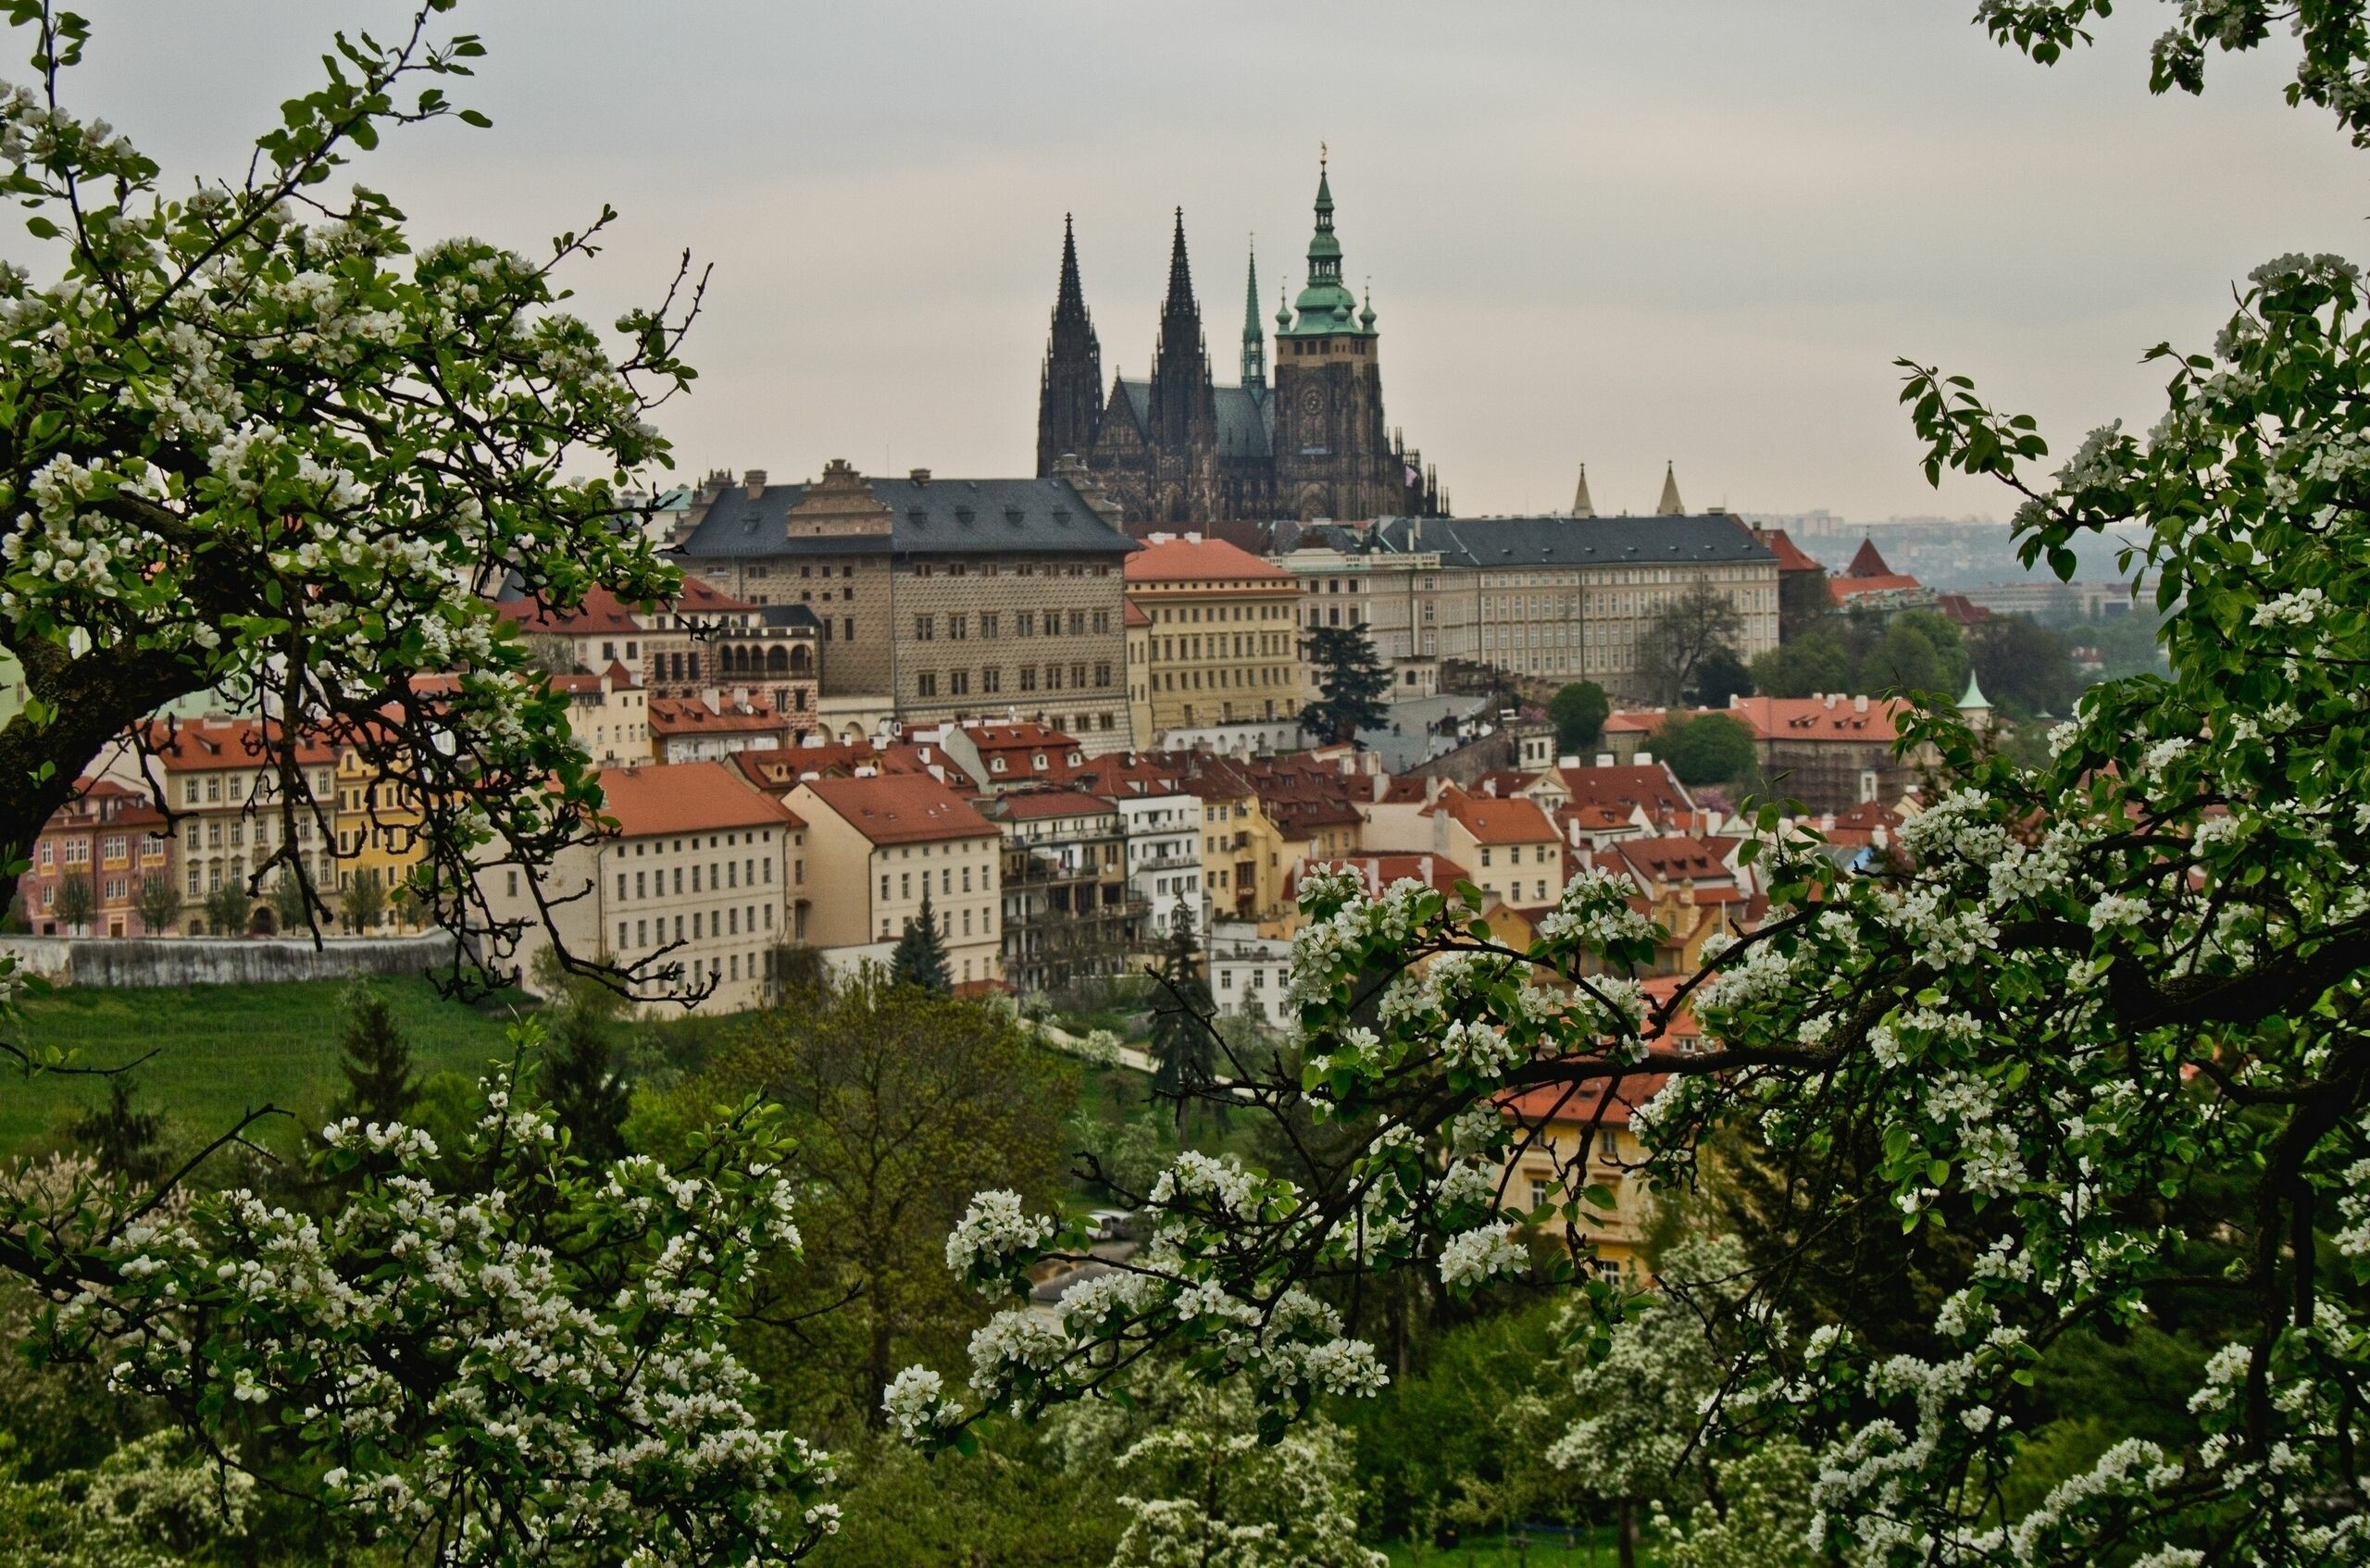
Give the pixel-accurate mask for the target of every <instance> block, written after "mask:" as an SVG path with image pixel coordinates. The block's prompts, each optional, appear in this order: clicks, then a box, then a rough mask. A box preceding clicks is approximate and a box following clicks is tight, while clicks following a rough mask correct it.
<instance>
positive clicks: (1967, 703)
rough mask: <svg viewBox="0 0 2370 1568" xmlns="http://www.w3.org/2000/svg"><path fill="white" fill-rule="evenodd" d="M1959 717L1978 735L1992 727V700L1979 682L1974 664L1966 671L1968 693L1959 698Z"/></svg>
mask: <svg viewBox="0 0 2370 1568" xmlns="http://www.w3.org/2000/svg"><path fill="white" fill-rule="evenodd" d="M1959 717H1961V718H1962V719H1965V721H1966V727H1967V728H1969V729H1972V730H1974V731H1975V732H1976V733H1977V735H1980V734H1982V733H1983V732H1984V731H1985V730H1987V729H1989V728H1991V702H1990V698H1988V697H1986V696H1984V694H1983V688H1982V687H1981V686H1980V685H1978V684H1977V681H1976V678H1975V670H1974V668H1973V667H1972V666H1969V668H1968V670H1967V672H1966V695H1965V696H1964V697H1961V698H1960V699H1959Z"/></svg>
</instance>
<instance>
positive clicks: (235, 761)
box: [146, 718, 337, 773]
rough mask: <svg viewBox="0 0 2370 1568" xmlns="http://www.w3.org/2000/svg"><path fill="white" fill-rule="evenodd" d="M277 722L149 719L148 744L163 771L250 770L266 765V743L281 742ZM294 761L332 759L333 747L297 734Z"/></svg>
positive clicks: (308, 734)
mask: <svg viewBox="0 0 2370 1568" xmlns="http://www.w3.org/2000/svg"><path fill="white" fill-rule="evenodd" d="M280 734H281V730H280V726H279V724H278V723H276V722H274V721H273V720H270V719H257V718H234V719H231V720H229V721H228V722H220V721H216V720H211V719H182V720H180V721H179V722H175V721H173V720H169V719H150V720H148V722H147V725H146V735H147V740H148V745H149V749H150V750H152V751H153V752H155V753H156V761H157V764H158V765H160V766H162V767H163V768H164V770H165V771H166V772H168V773H212V772H216V771H219V770H223V769H229V768H243V769H248V770H253V769H256V768H259V767H263V766H265V765H267V748H276V747H277V746H278V745H279V744H280ZM296 761H297V763H298V765H300V766H306V767H310V766H312V765H315V764H318V763H331V762H335V761H337V748H336V747H335V746H332V745H331V744H330V743H329V742H328V741H327V740H322V739H321V738H320V737H319V736H318V735H316V734H314V733H312V732H309V731H307V732H305V733H303V734H300V735H299V736H298V738H297V743H296Z"/></svg>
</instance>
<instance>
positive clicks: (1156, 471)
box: [1037, 168, 1448, 525]
mask: <svg viewBox="0 0 2370 1568" xmlns="http://www.w3.org/2000/svg"><path fill="white" fill-rule="evenodd" d="M1374 323H1375V313H1374V302H1373V298H1372V296H1371V295H1369V296H1368V298H1367V300H1366V306H1365V308H1364V309H1360V308H1359V305H1358V300H1357V298H1356V296H1355V295H1353V294H1352V293H1351V292H1350V291H1349V289H1348V288H1347V287H1345V286H1344V285H1343V283H1342V281H1341V242H1340V241H1339V240H1337V239H1335V238H1334V235H1333V193H1332V189H1331V187H1330V185H1329V184H1328V180H1327V176H1326V174H1325V171H1324V170H1323V169H1321V168H1320V169H1319V170H1318V173H1317V177H1316V233H1315V234H1314V235H1313V236H1311V238H1310V240H1309V242H1308V282H1307V286H1306V287H1304V288H1303V289H1302V290H1301V292H1300V298H1299V299H1298V300H1297V301H1296V302H1294V303H1293V304H1292V305H1282V304H1281V303H1280V301H1279V308H1278V310H1277V312H1276V365H1275V379H1274V384H1273V386H1272V387H1271V386H1270V385H1269V381H1268V369H1267V344H1266V333H1265V332H1264V330H1262V328H1261V325H1260V320H1259V271H1258V263H1257V261H1256V259H1255V258H1254V260H1253V261H1252V263H1251V266H1250V276H1249V278H1248V280H1247V281H1246V282H1245V284H1244V289H1243V320H1242V382H1241V385H1240V386H1224V387H1222V386H1218V385H1216V383H1215V382H1214V381H1213V380H1212V379H1211V376H1210V352H1209V344H1208V342H1206V340H1205V339H1204V335H1203V332H1202V307H1201V305H1199V303H1197V302H1196V301H1195V299H1194V298H1193V275H1192V271H1191V268H1189V267H1188V266H1187V264H1186V259H1185V216H1184V214H1183V213H1182V212H1181V211H1180V212H1179V214H1178V216H1177V235H1176V240H1175V243H1174V244H1173V246H1172V248H1171V250H1170V252H1169V259H1168V297H1167V299H1166V301H1165V302H1164V303H1163V304H1162V305H1161V311H1160V342H1159V348H1158V349H1157V351H1156V352H1155V353H1154V357H1153V365H1152V378H1151V380H1129V379H1128V378H1127V377H1125V376H1118V377H1115V378H1114V379H1113V380H1112V381H1111V383H1110V386H1109V389H1108V391H1105V389H1104V381H1103V352H1102V348H1101V345H1100V344H1099V343H1098V342H1096V339H1095V336H1094V323H1093V320H1092V319H1091V317H1089V315H1088V314H1087V308H1086V296H1085V293H1084V292H1083V291H1082V290H1081V289H1080V288H1079V273H1078V243H1077V239H1076V236H1075V235H1074V233H1073V232H1072V231H1071V230H1070V227H1069V225H1068V224H1066V223H1065V224H1064V226H1063V231H1062V280H1061V288H1060V292H1059V293H1058V294H1057V295H1056V297H1055V299H1054V331H1053V341H1052V342H1051V344H1050V345H1049V346H1048V348H1047V349H1046V353H1045V368H1044V377H1043V380H1042V384H1041V388H1040V392H1039V397H1038V404H1037V472H1038V475H1039V477H1041V478H1042V477H1045V476H1048V475H1050V474H1052V473H1053V472H1054V464H1055V463H1056V462H1058V461H1059V460H1060V459H1061V458H1063V457H1064V456H1069V455H1075V456H1077V457H1079V458H1080V459H1082V460H1083V461H1084V462H1085V464H1086V467H1087V468H1088V470H1089V471H1090V472H1091V474H1092V475H1093V476H1094V478H1095V479H1098V480H1100V481H1101V483H1102V486H1103V488H1104V492H1105V493H1106V494H1108V495H1109V496H1110V497H1111V498H1112V499H1114V500H1116V502H1117V503H1118V504H1119V507H1120V510H1121V514H1122V516H1123V517H1124V519H1125V520H1126V521H1128V522H1130V523H1181V524H1187V525H1192V524H1202V523H1216V522H1227V521H1252V520H1263V519H1269V518H1278V517H1298V518H1300V519H1302V520H1303V521H1308V520H1312V519H1315V518H1318V517H1327V518H1332V519H1335V520H1337V521H1342V522H1348V521H1356V520H1364V519H1366V518H1371V517H1384V516H1416V517H1427V516H1446V515H1447V511H1448V508H1447V505H1446V497H1445V496H1444V494H1443V493H1442V492H1441V489H1440V485H1439V482H1438V480H1437V479H1436V477H1435V476H1434V475H1432V474H1431V473H1429V472H1428V471H1427V470H1426V469H1425V467H1424V465H1423V463H1422V461H1421V459H1420V458H1419V457H1418V455H1417V454H1416V451H1415V450H1414V449H1413V448H1411V447H1409V446H1407V445H1406V444H1405V442H1404V441H1403V439H1402V438H1401V436H1400V434H1399V433H1398V432H1397V431H1394V430H1391V429H1390V428H1389V426H1387V425H1386V424H1385V423H1384V421H1383V416H1382V367H1381V364H1380V362H1379V360H1378V357H1377V354H1376V350H1377V348H1378V343H1379V342H1380V340H1379V338H1378V334H1377V333H1376V331H1375V326H1374Z"/></svg>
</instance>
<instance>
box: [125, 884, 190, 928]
mask: <svg viewBox="0 0 2370 1568" xmlns="http://www.w3.org/2000/svg"><path fill="white" fill-rule="evenodd" d="M131 911H132V913H133V914H135V915H139V916H140V928H141V929H142V930H143V931H144V932H146V933H147V934H148V935H150V936H152V937H161V936H163V935H164V934H165V933H166V932H168V931H169V930H171V929H172V928H173V923H174V922H175V921H177V920H179V919H180V918H181V890H180V889H178V888H176V887H174V886H173V879H172V878H171V877H168V876H166V875H165V874H164V873H163V872H161V871H151V872H150V873H148V875H147V876H145V877H142V878H140V886H139V888H138V889H137V890H135V891H134V892H133V893H132V895H131Z"/></svg>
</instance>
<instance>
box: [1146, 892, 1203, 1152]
mask: <svg viewBox="0 0 2370 1568" xmlns="http://www.w3.org/2000/svg"><path fill="white" fill-rule="evenodd" d="M1158 974H1159V977H1160V982H1161V984H1160V993H1159V1001H1158V1002H1156V1003H1155V1005H1154V1009H1153V1015H1152V1064H1153V1077H1152V1087H1153V1092H1154V1093H1155V1094H1158V1095H1160V1096H1162V1097H1163V1098H1165V1099H1170V1100H1174V1101H1176V1103H1177V1119H1178V1121H1179V1123H1180V1124H1181V1123H1182V1122H1183V1121H1184V1119H1185V1104H1186V1101H1185V1098H1184V1097H1185V1096H1186V1095H1187V1094H1188V1093H1189V1092H1191V1090H1193V1089H1199V1088H1202V1087H1204V1086H1205V1085H1207V1084H1208V1083H1209V1082H1210V1080H1211V1079H1212V1078H1214V1077H1216V1076H1217V1039H1216V1035H1215V1034H1214V1033H1213V1032H1212V1029H1211V1025H1210V1022H1209V1019H1210V1015H1211V1014H1213V1013H1214V1012H1216V1007H1215V1005H1214V1004H1213V1003H1212V1002H1211V1001H1210V983H1209V981H1208V980H1207V979H1205V978H1204V976H1203V969H1202V950H1201V944H1200V943H1198V942H1196V941H1195V940H1193V912H1192V911H1191V909H1189V908H1187V907H1186V906H1185V905H1183V904H1179V905H1178V908H1177V917H1176V919H1175V921H1174V922H1173V923H1172V924H1171V925H1170V927H1169V932H1168V942H1167V945H1166V947H1165V948H1164V949H1163V950H1162V952H1161V960H1160V969H1159V971H1158Z"/></svg>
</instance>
